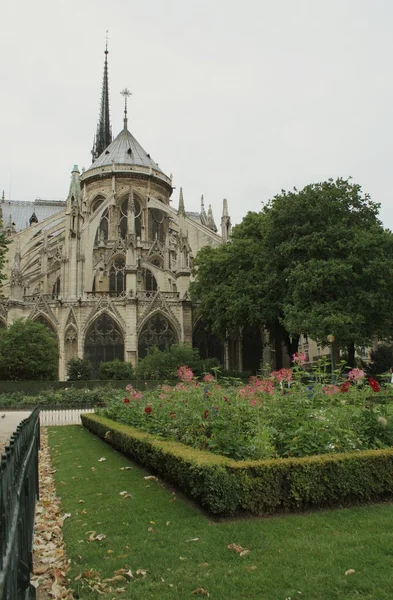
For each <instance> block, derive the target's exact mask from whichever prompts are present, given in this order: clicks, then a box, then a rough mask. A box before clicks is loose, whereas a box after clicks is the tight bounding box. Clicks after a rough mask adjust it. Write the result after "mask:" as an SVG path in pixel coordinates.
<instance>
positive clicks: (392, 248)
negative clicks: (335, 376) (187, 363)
mask: <svg viewBox="0 0 393 600" xmlns="http://www.w3.org/2000/svg"><path fill="white" fill-rule="evenodd" d="M378 210H379V205H378V204H376V203H374V202H372V201H371V199H370V197H369V196H368V195H367V194H366V195H363V194H362V191H361V188H360V186H358V185H356V184H353V183H352V182H351V181H350V180H344V179H337V180H336V181H333V180H329V181H326V182H323V183H318V184H312V185H308V186H306V187H305V188H304V189H303V190H301V191H298V190H296V189H295V190H293V191H291V192H286V191H282V193H281V194H278V195H277V196H275V197H274V198H273V199H272V200H271V201H270V202H269V203H268V204H267V205H266V206H264V207H263V209H262V211H261V212H260V213H248V215H247V216H246V217H245V219H244V220H243V222H242V223H241V224H240V225H237V226H236V227H235V228H234V230H233V235H232V240H231V243H230V244H228V245H225V246H220V247H218V248H215V249H212V248H207V249H203V250H202V251H201V252H199V253H198V255H197V257H196V263H195V264H196V270H195V274H196V275H197V280H196V282H195V283H193V284H192V286H191V295H192V297H193V299H194V300H196V301H197V303H198V309H199V311H200V314H201V315H202V316H203V318H204V319H205V320H206V321H207V322H208V323H209V324H210V326H211V328H212V329H213V331H214V332H215V333H217V334H218V335H221V337H223V336H224V335H225V334H226V333H227V332H233V335H236V330H237V328H238V327H240V326H241V325H242V324H245V323H248V324H250V325H254V326H259V327H266V328H268V329H269V330H270V331H271V333H272V335H273V337H274V338H275V340H276V343H277V350H279V348H280V346H281V342H282V341H284V342H285V343H286V345H287V347H288V350H289V352H290V353H292V352H293V351H295V350H296V342H297V339H298V335H299V333H300V332H303V333H305V334H307V335H309V336H310V337H311V338H313V339H315V340H316V341H319V342H320V343H322V344H324V345H326V344H327V336H328V335H329V334H333V335H334V336H335V338H336V341H335V350H336V351H337V350H338V348H346V349H347V350H348V356H349V361H350V363H353V360H354V348H355V345H364V344H367V343H370V342H371V340H372V339H373V338H375V336H378V337H379V338H385V337H387V336H388V337H390V336H391V333H392V315H393V235H392V233H391V232H390V231H387V230H384V228H383V227H382V224H381V222H380V221H379V219H378ZM290 334H291V335H290ZM291 338H292V345H291ZM276 355H277V356H279V355H280V352H277V353H276ZM278 366H279V365H278Z"/></svg>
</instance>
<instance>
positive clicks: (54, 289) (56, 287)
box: [52, 277, 61, 298]
mask: <svg viewBox="0 0 393 600" xmlns="http://www.w3.org/2000/svg"><path fill="white" fill-rule="evenodd" d="M60 289H61V281H60V277H57V278H56V281H55V283H54V284H53V287H52V296H53V297H54V298H57V296H58V295H59V294H60Z"/></svg>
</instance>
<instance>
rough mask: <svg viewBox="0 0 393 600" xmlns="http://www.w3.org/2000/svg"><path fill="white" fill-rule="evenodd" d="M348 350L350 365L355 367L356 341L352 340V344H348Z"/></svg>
mask: <svg viewBox="0 0 393 600" xmlns="http://www.w3.org/2000/svg"><path fill="white" fill-rule="evenodd" d="M347 352H348V365H349V366H350V367H352V368H353V367H354V366H355V344H354V342H351V343H350V344H348V348H347Z"/></svg>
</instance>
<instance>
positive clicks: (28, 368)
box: [0, 319, 58, 381]
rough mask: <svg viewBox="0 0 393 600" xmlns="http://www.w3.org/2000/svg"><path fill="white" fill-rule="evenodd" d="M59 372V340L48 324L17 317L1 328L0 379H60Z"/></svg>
mask: <svg viewBox="0 0 393 600" xmlns="http://www.w3.org/2000/svg"><path fill="white" fill-rule="evenodd" d="M57 372H58V347H57V339H56V337H55V335H54V334H53V333H52V332H51V331H50V330H49V329H48V328H47V327H45V325H42V324H41V323H37V322H36V321H32V320H30V319H26V320H23V319H17V320H16V321H14V322H13V323H12V324H11V325H9V327H7V328H6V329H0V379H3V380H12V381H22V380H24V381H32V380H37V379H57Z"/></svg>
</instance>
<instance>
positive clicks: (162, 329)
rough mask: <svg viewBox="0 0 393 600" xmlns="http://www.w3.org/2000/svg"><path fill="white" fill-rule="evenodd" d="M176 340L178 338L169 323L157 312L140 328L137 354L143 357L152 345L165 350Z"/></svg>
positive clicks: (175, 342)
mask: <svg viewBox="0 0 393 600" xmlns="http://www.w3.org/2000/svg"><path fill="white" fill-rule="evenodd" d="M177 342H178V338H177V335H176V332H175V330H174V328H173V326H172V325H171V323H170V322H169V321H168V319H167V318H166V317H165V316H164V315H162V314H161V313H157V314H155V315H153V316H152V317H151V318H150V319H149V320H148V321H147V323H145V325H144V327H143V328H142V331H141V333H140V336H139V340H138V356H139V358H144V357H145V356H146V355H147V354H148V352H149V349H150V348H152V347H153V346H157V347H158V348H159V349H160V350H167V349H168V348H169V347H170V346H172V344H177Z"/></svg>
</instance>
